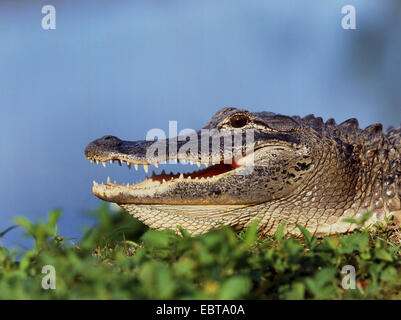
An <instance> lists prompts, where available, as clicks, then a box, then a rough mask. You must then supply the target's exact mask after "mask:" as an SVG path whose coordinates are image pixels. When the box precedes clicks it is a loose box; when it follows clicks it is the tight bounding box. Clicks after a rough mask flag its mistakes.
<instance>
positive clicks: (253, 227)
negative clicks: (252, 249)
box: [244, 220, 259, 245]
mask: <svg viewBox="0 0 401 320" xmlns="http://www.w3.org/2000/svg"><path fill="white" fill-rule="evenodd" d="M258 227H259V221H258V220H254V221H252V222H251V223H250V225H249V226H248V227H247V228H246V231H245V237H244V240H245V243H246V244H247V245H251V244H252V243H254V242H255V241H256V239H257V237H258Z"/></svg>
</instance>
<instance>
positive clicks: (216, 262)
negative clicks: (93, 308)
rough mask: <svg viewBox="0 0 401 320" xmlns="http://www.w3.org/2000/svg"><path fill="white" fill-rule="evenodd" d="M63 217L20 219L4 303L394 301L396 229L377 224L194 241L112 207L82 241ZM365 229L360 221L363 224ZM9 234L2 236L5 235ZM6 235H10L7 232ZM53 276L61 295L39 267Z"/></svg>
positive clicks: (0, 261)
mask: <svg viewBox="0 0 401 320" xmlns="http://www.w3.org/2000/svg"><path fill="white" fill-rule="evenodd" d="M60 214H61V212H60V211H53V212H51V213H50V214H49V216H48V218H47V221H46V222H43V221H39V222H38V223H32V222H30V221H29V220H27V219H26V218H22V217H19V218H16V219H15V221H16V223H17V225H18V226H20V227H22V228H24V230H25V234H26V236H28V237H31V238H33V239H34V247H33V248H32V249H30V250H27V251H25V252H23V253H22V256H21V258H20V259H18V258H17V257H18V255H17V253H15V252H11V251H9V250H8V249H6V248H4V247H0V298H2V299H397V298H400V296H399V293H398V292H399V291H400V288H401V280H400V279H401V278H400V272H401V265H400V260H399V253H400V246H399V245H398V244H397V241H398V240H396V239H398V238H397V235H398V230H397V229H395V228H393V229H391V228H390V229H389V228H387V227H386V228H385V227H381V226H379V228H378V230H377V231H376V232H369V231H367V230H366V229H363V228H359V229H358V230H357V231H355V232H354V233H352V234H348V235H344V236H332V237H325V238H323V239H317V238H315V237H313V236H312V235H311V234H310V233H309V232H308V231H307V230H306V229H304V228H302V227H299V228H300V230H301V232H302V234H303V237H302V238H300V239H295V238H291V237H287V236H285V235H284V233H283V232H284V227H285V224H282V225H281V226H280V227H279V229H278V230H277V232H276V234H275V235H274V236H272V237H265V238H260V237H258V235H257V222H255V223H253V224H251V225H250V227H249V228H248V229H247V230H244V231H242V232H240V233H236V232H235V231H233V230H232V229H230V228H222V229H219V230H215V231H212V232H210V233H208V234H205V235H199V236H195V237H190V236H189V235H188V233H187V232H186V231H185V230H181V234H179V235H178V234H176V233H174V232H172V231H155V230H147V228H146V227H145V226H144V225H142V224H141V223H140V222H138V221H137V220H135V219H133V218H132V217H130V216H129V215H128V214H127V213H126V212H118V213H113V212H111V211H110V210H109V209H108V206H107V205H105V204H104V205H102V206H101V207H100V208H99V209H98V210H96V211H94V213H93V214H94V216H95V217H96V219H97V223H96V225H95V226H94V227H92V228H90V229H89V230H87V232H86V233H85V235H84V236H83V238H82V239H81V240H80V241H78V242H73V241H72V240H71V239H66V238H63V237H62V236H61V235H59V234H58V228H57V221H58V218H59V216H60ZM356 223H360V221H356ZM4 234H5V233H4ZM0 236H4V235H3V234H0ZM44 265H52V266H54V268H55V270H56V289H55V290H51V289H49V290H44V289H42V286H41V281H42V277H43V276H44V274H42V267H43V266H44ZM345 265H351V266H353V267H354V268H355V271H356V280H357V285H356V289H350V290H345V289H343V288H342V286H341V281H342V278H343V276H344V275H343V274H341V270H342V267H343V266H345Z"/></svg>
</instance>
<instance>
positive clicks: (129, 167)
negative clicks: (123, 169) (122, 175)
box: [127, 161, 131, 169]
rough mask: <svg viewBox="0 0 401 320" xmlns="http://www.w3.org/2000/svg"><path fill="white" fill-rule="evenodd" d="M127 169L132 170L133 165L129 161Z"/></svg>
mask: <svg viewBox="0 0 401 320" xmlns="http://www.w3.org/2000/svg"><path fill="white" fill-rule="evenodd" d="M127 167H128V169H131V163H130V162H128V161H127Z"/></svg>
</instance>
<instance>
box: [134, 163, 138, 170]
mask: <svg viewBox="0 0 401 320" xmlns="http://www.w3.org/2000/svg"><path fill="white" fill-rule="evenodd" d="M134 166H135V170H136V171H138V164H137V163H134Z"/></svg>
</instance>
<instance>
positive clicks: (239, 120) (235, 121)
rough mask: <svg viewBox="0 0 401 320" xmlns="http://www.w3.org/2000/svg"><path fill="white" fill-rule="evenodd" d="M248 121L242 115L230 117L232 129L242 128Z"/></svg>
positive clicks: (246, 117)
mask: <svg viewBox="0 0 401 320" xmlns="http://www.w3.org/2000/svg"><path fill="white" fill-rule="evenodd" d="M248 121H249V118H248V116H246V115H244V114H237V115H234V116H233V117H231V119H230V124H231V126H232V127H233V128H242V127H245V126H246V125H247V123H248Z"/></svg>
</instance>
